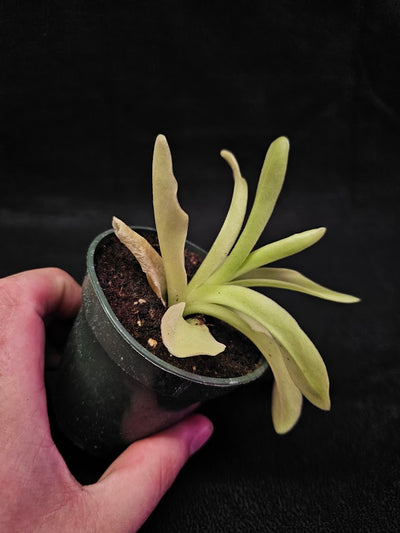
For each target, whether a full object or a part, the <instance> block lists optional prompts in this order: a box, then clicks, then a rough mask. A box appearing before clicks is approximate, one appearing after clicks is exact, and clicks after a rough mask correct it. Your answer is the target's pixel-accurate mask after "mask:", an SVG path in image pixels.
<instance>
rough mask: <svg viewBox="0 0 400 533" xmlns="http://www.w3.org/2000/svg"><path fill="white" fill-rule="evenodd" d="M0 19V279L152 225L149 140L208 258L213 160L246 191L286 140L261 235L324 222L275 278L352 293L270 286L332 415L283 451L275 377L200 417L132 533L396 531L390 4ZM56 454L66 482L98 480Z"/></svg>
mask: <svg viewBox="0 0 400 533" xmlns="http://www.w3.org/2000/svg"><path fill="white" fill-rule="evenodd" d="M0 23H1V31H0V36H1V48H0V79H1V81H0V97H1V108H0V109H1V119H0V142H1V163H0V164H1V195H0V229H1V237H2V247H1V261H0V275H7V274H10V273H13V272H16V271H20V270H23V269H27V268H33V267H40V266H48V265H57V266H60V267H62V268H64V269H66V270H67V271H69V272H70V273H71V274H72V275H74V276H75V277H76V278H77V279H79V280H80V279H82V277H83V274H84V254H85V250H86V248H87V245H88V243H89V242H90V241H91V239H92V238H93V237H94V236H95V235H96V234H97V233H99V232H100V231H102V230H104V229H106V228H108V227H109V226H110V220H111V217H112V215H114V214H115V215H117V216H119V217H121V218H123V219H124V220H126V221H127V222H129V223H133V224H140V225H145V224H152V212H151V191H150V171H151V155H152V145H153V141H154V138H155V136H156V134H157V133H159V132H162V133H165V134H166V135H167V137H168V139H169V142H170V145H171V148H172V151H173V156H174V163H175V171H176V175H177V178H178V180H179V183H180V199H181V203H182V205H183V206H184V208H185V209H186V210H187V211H188V212H189V215H190V235H189V237H190V239H191V240H192V241H195V242H196V243H198V244H200V245H202V246H203V247H207V246H209V244H210V242H211V241H212V238H213V236H214V235H215V234H216V232H217V230H218V226H219V224H220V223H221V220H222V218H223V215H224V213H225V210H226V208H227V205H228V202H229V195H230V191H231V177H230V173H229V172H228V170H227V168H226V165H225V163H224V162H223V161H222V160H221V159H220V158H219V155H218V152H219V150H220V149H221V148H229V149H231V150H232V151H233V152H234V153H235V154H236V155H237V157H238V159H239V162H240V163H241V167H242V172H243V174H244V176H245V177H246V178H247V179H248V181H249V184H250V190H251V191H254V187H255V184H256V180H257V178H258V173H259V170H260V167H261V164H262V160H263V157H264V153H265V151H266V148H267V146H268V144H269V142H271V141H272V140H273V139H274V138H275V137H277V136H279V135H282V134H284V135H287V136H288V137H289V138H290V141H291V147H292V148H291V156H290V162H289V169H288V174H287V180H286V184H285V188H284V192H283V194H282V197H281V199H280V201H279V202H278V206H277V210H276V212H275V215H274V216H273V218H272V220H271V223H270V225H269V229H268V230H267V231H266V233H265V242H266V240H268V239H274V238H280V237H283V236H286V235H288V234H290V233H293V232H295V231H300V230H304V229H308V228H311V227H316V226H320V225H326V226H327V227H328V233H327V236H326V237H325V238H324V240H323V241H322V242H321V243H319V244H318V245H317V246H316V247H315V248H313V249H311V250H309V251H307V252H305V253H303V254H301V255H299V256H298V257H293V258H292V259H291V260H288V261H287V262H286V263H285V264H287V265H292V266H294V267H296V268H299V269H301V270H302V272H304V273H305V274H306V275H309V276H310V277H314V278H315V279H316V280H317V281H320V282H322V283H325V284H327V285H329V286H332V288H336V289H338V290H343V291H350V292H353V293H355V294H357V295H359V296H361V298H362V299H363V302H362V303H361V304H358V305H355V306H340V305H338V304H334V303H327V302H320V301H317V300H314V299H312V298H311V297H306V296H302V295H298V294H283V293H275V292H274V293H273V297H276V299H277V300H278V301H280V302H281V303H282V304H284V305H285V306H286V308H287V309H288V310H289V311H290V312H292V313H293V314H294V316H296V318H297V319H298V320H299V322H300V324H301V325H302V326H303V327H304V329H305V330H306V331H307V332H308V333H309V335H310V336H311V338H312V339H313V340H314V341H315V343H316V344H317V346H318V347H319V349H320V351H321V353H322V354H323V356H324V358H325V361H326V364H327V366H328V370H329V372H330V376H331V390H332V403H333V409H332V411H331V413H330V414H326V413H322V412H319V411H318V410H317V409H315V408H313V407H312V406H310V405H308V404H307V405H305V407H304V414H303V416H302V418H301V421H300V423H299V424H298V426H297V427H296V428H295V429H294V430H293V431H292V432H291V433H290V434H289V435H287V436H284V437H278V436H276V435H275V434H274V433H273V430H272V428H271V420H270V415H269V408H270V389H271V378H270V376H268V377H266V378H264V379H263V380H261V381H260V382H258V383H256V384H254V385H252V386H250V387H248V388H246V389H245V390H241V391H238V392H236V393H234V394H232V395H230V396H228V397H225V398H223V399H221V400H218V401H214V402H213V403H211V404H209V405H206V406H204V408H203V411H204V412H205V413H207V414H208V415H209V416H210V417H211V418H212V420H213V421H214V423H215V426H216V429H215V435H214V437H213V439H212V440H211V442H210V443H209V444H208V445H207V446H206V447H205V448H204V449H203V450H202V451H201V452H200V453H199V454H198V455H197V456H196V457H195V458H193V459H192V460H191V461H190V463H189V464H188V465H187V466H186V467H185V469H184V470H183V472H182V473H181V475H180V476H179V478H178V480H177V482H176V483H175V485H174V486H173V487H172V489H171V490H170V492H169V493H168V494H167V496H166V497H165V498H164V500H163V501H162V502H161V504H160V506H159V507H158V508H157V510H156V511H155V513H154V514H153V515H152V517H151V518H150V519H149V521H148V523H147V525H146V526H145V527H144V528H143V530H144V531H149V532H158V531H160V532H161V531H162V532H172V531H173V532H176V531H185V532H195V531H196V532H197V531H210V532H211V531H212V532H214V531H215V532H219V531H232V532H248V531H256V532H258V531H260V532H264V531H266V532H269V531H271V532H272V531H274V532H275V531H326V532H328V531H329V532H330V531H332V532H336V531H357V530H361V531H396V530H397V527H396V525H397V524H398V522H399V519H400V504H399V503H398V501H399V496H400V457H399V449H400V435H399V421H400V391H399V385H400V359H399V333H398V326H399V323H398V322H399V320H398V318H399V312H398V292H397V280H396V275H397V271H398V263H397V259H396V258H395V255H396V249H397V247H398V222H397V216H396V215H397V211H398V202H399V196H400V195H399V185H398V183H399V159H400V158H399V146H400V144H399V130H400V118H399V113H400V103H399V89H400V83H399V52H400V7H399V2H397V1H395V0H381V1H371V0H370V1H364V2H362V1H354V0H353V1H344V0H343V1H326V2H320V1H318V0H308V1H305V0H302V1H294V0H283V1H280V2H277V1H275V2H272V1H263V2H261V1H260V2H258V1H255V2H248V1H246V2H245V1H243V0H239V1H235V2H232V3H231V5H228V3H227V2H218V1H216V2H208V1H203V2H191V1H189V2H188V1H186V2H184V1H177V0H175V1H166V2H159V3H157V2H151V1H149V2H146V1H131V2H128V1H125V2H122V1H114V2H99V1H86V2H84V1H73V2H61V1H41V2H40V1H39V2H27V1H26V2H23V1H22V2H21V1H20V2H14V1H12V2H11V1H10V2H7V1H3V2H1V3H0ZM60 446H61V447H63V450H64V453H65V456H66V458H67V460H68V462H69V463H70V465H71V467H72V468H73V470H74V472H75V474H76V475H77V477H78V478H79V479H80V480H81V481H91V480H93V479H95V477H96V476H97V475H98V474H99V473H100V472H101V469H102V468H103V467H104V465H102V464H101V463H100V462H98V461H96V460H90V459H88V458H86V457H85V456H83V455H82V454H79V453H77V452H75V451H74V450H73V449H71V448H70V447H69V446H68V445H67V444H66V443H62V442H61V441H60Z"/></svg>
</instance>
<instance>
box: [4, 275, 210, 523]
mask: <svg viewBox="0 0 400 533" xmlns="http://www.w3.org/2000/svg"><path fill="white" fill-rule="evenodd" d="M80 294H81V291H80V287H79V285H78V284H77V283H76V282H75V281H74V280H73V279H72V278H71V277H70V276H69V275H68V274H66V273H65V272H63V271H62V270H59V269H56V268H45V269H39V270H32V271H28V272H22V273H20V274H16V275H14V276H10V277H8V278H3V279H1V280H0V428H1V430H0V531H4V532H5V533H8V532H10V533H11V532H12V533H15V532H19V531H21V532H27V531H29V532H31V531H32V532H36V531H42V532H52V533H53V532H63V531H65V532H71V531H74V532H89V531H90V532H102V531H107V532H109V531H112V532H115V533H118V532H128V531H129V532H132V531H137V530H138V529H139V527H140V526H141V525H142V524H143V523H144V522H145V520H146V519H147V517H148V516H149V514H150V513H151V512H152V511H153V509H154V508H155V506H156V505H157V503H158V502H159V500H160V499H161V497H162V496H163V495H164V493H165V492H166V491H167V490H168V488H169V487H170V485H171V484H172V482H173V481H174V479H175V477H176V475H177V474H178V472H179V470H180V469H181V467H182V466H183V465H184V463H185V462H186V461H187V459H188V458H189V457H190V456H191V455H192V454H193V453H194V452H196V451H197V450H198V449H199V448H200V447H201V446H202V445H203V444H204V443H205V442H206V441H207V440H208V438H209V437H210V435H211V433H212V425H211V422H210V421H209V420H208V419H207V418H205V417H203V416H201V415H193V416H191V417H189V418H187V419H185V420H184V421H182V422H180V423H179V424H177V425H175V426H173V427H172V428H170V429H167V430H165V431H163V432H161V433H159V434H157V435H154V436H151V437H149V438H146V439H143V440H141V441H138V442H136V443H134V444H132V445H130V446H129V447H128V448H127V449H126V450H125V451H124V452H123V453H122V454H121V455H120V456H119V457H118V458H117V459H116V460H115V461H114V462H113V463H112V464H111V466H110V467H109V468H108V469H107V471H106V472H105V473H104V474H103V476H102V477H101V478H100V480H99V481H98V482H97V483H95V484H93V485H88V486H82V485H80V484H79V483H78V482H77V481H76V480H75V479H74V477H73V476H72V474H71V473H70V471H69V470H68V467H67V465H66V464H65V462H64V460H63V458H62V456H61V455H60V453H59V452H58V450H57V448H56V446H55V444H54V442H53V440H52V438H51V434H50V427H49V420H48V414H47V405H46V394H45V385H44V351H45V321H48V320H50V319H52V320H62V319H68V318H71V317H73V316H74V315H75V314H76V312H77V310H78V308H79V305H80Z"/></svg>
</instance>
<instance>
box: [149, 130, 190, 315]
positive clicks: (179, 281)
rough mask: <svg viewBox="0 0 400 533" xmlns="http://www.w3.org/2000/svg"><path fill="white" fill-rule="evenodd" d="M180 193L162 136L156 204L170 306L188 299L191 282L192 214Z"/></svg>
mask: <svg viewBox="0 0 400 533" xmlns="http://www.w3.org/2000/svg"><path fill="white" fill-rule="evenodd" d="M177 192H178V184H177V182H176V179H175V176H174V173H173V168H172V158H171V152H170V150H169V146H168V143H167V139H166V138H165V137H164V135H158V137H157V139H156V142H155V146H154V155H153V206H154V218H155V223H156V229H157V235H158V240H159V244H160V250H161V256H162V260H163V263H164V269H165V276H166V281H167V292H168V305H169V306H171V305H173V304H175V303H177V302H180V301H183V300H184V299H185V296H186V283H187V279H186V271H185V259H184V250H185V241H186V236H187V229H188V216H187V214H186V213H185V212H184V211H183V209H182V208H181V206H180V205H179V202H178V198H177Z"/></svg>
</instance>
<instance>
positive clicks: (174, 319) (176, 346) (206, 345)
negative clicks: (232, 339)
mask: <svg viewBox="0 0 400 533" xmlns="http://www.w3.org/2000/svg"><path fill="white" fill-rule="evenodd" d="M184 309H185V302H180V303H177V304H175V305H172V306H171V307H169V308H168V309H167V311H166V312H165V313H164V316H163V318H162V321H161V335H162V340H163V343H164V345H165V346H166V348H167V349H168V351H169V353H170V354H172V355H174V356H175V357H192V356H194V355H218V354H219V353H221V352H223V351H224V349H225V345H224V344H222V343H221V342H218V341H217V340H216V339H214V337H213V336H212V335H211V333H210V331H209V329H208V327H207V326H206V325H205V324H202V323H200V322H198V321H197V320H196V319H189V320H185V319H184V318H183V311H184Z"/></svg>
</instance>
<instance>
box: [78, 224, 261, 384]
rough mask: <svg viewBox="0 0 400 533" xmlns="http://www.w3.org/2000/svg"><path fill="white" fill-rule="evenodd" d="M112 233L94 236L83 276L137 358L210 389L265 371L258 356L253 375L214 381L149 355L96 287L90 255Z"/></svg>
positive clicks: (240, 382) (197, 248)
mask: <svg viewBox="0 0 400 533" xmlns="http://www.w3.org/2000/svg"><path fill="white" fill-rule="evenodd" d="M131 227H132V228H133V229H135V230H139V231H141V230H142V231H153V232H154V231H156V230H155V229H154V228H152V227H148V226H131ZM112 233H114V230H113V229H109V230H106V231H104V232H102V233H100V234H99V235H98V236H97V237H95V239H93V241H92V242H91V244H90V246H89V248H88V252H87V257H86V267H87V274H88V276H89V278H90V281H91V283H92V286H93V289H94V291H95V293H96V296H97V297H98V299H99V302H100V305H101V306H102V308H103V310H104V312H105V314H106V316H107V318H108V319H109V321H110V323H111V324H112V325H113V327H114V328H115V329H116V330H117V331H118V333H119V334H120V335H121V336H122V337H123V339H124V340H125V342H126V343H127V344H128V345H130V346H131V347H132V348H133V349H134V350H136V351H137V352H138V353H140V355H141V356H142V357H144V358H145V359H146V360H147V361H148V362H150V363H151V364H153V365H155V366H157V367H158V368H160V369H161V370H164V371H165V372H168V373H170V374H174V375H175V376H178V377H180V378H184V379H187V380H189V381H193V382H196V383H200V384H202V385H208V386H214V387H232V386H237V385H244V384H246V383H250V382H252V381H254V380H256V379H258V378H259V377H261V376H262V374H263V373H264V372H265V371H266V369H267V368H268V363H267V362H266V361H265V360H263V358H262V357H260V360H261V364H260V366H258V367H257V368H256V369H255V370H253V372H250V373H249V374H245V375H244V376H238V377H231V378H214V377H209V376H203V375H200V374H194V373H193V372H187V371H186V370H182V369H180V368H177V367H176V366H174V365H172V364H171V363H168V362H167V361H164V360H163V359H160V358H159V357H157V356H156V355H154V354H153V353H151V352H150V351H149V350H147V349H146V348H145V347H144V346H143V345H142V344H140V343H139V342H138V341H137V340H136V339H135V338H134V337H133V336H132V335H131V334H130V333H129V332H128V331H127V330H126V329H125V327H124V326H123V325H122V324H121V322H120V321H119V319H118V318H117V316H116V315H115V313H114V311H113V310H112V308H111V306H110V304H109V303H108V300H107V298H106V297H105V295H104V292H103V289H102V288H101V286H100V282H99V280H98V277H97V274H96V270H95V265H94V256H95V252H96V248H97V246H98V244H99V243H100V242H101V241H102V240H103V239H104V238H105V237H108V235H110V234H112ZM186 244H187V245H189V246H190V247H191V248H192V249H194V250H195V251H197V252H200V253H202V254H205V251H204V250H203V249H201V248H200V247H199V246H197V245H195V244H193V243H191V242H190V241H186Z"/></svg>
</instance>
